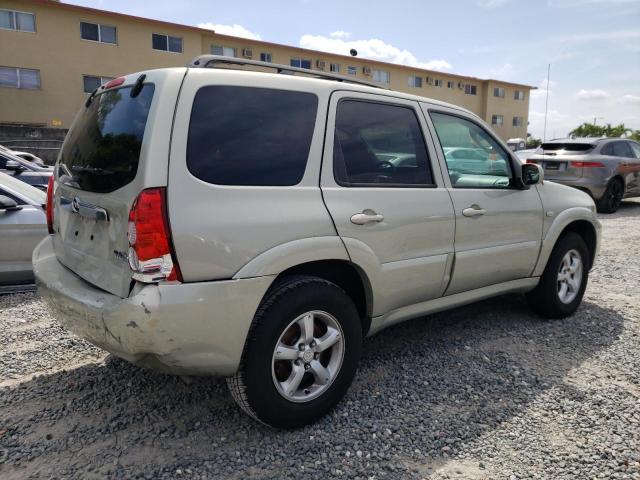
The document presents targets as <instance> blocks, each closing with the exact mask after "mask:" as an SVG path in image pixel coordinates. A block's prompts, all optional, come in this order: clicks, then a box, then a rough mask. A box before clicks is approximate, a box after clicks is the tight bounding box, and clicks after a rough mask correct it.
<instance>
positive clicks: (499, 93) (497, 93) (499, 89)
mask: <svg viewBox="0 0 640 480" xmlns="http://www.w3.org/2000/svg"><path fill="white" fill-rule="evenodd" d="M493 96H494V97H500V98H504V88H502V87H494V89H493Z"/></svg>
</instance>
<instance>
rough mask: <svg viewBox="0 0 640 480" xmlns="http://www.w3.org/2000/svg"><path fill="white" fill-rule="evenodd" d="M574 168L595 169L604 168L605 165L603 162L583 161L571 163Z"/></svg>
mask: <svg viewBox="0 0 640 480" xmlns="http://www.w3.org/2000/svg"><path fill="white" fill-rule="evenodd" d="M569 163H570V164H571V166H572V167H576V168H594V167H604V163H602V162H583V161H577V160H576V161H571V162H569Z"/></svg>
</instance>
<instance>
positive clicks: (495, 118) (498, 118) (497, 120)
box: [491, 115, 504, 126]
mask: <svg viewBox="0 0 640 480" xmlns="http://www.w3.org/2000/svg"><path fill="white" fill-rule="evenodd" d="M503 120H504V117H503V116H502V115H492V116H491V125H498V126H499V125H502V123H503Z"/></svg>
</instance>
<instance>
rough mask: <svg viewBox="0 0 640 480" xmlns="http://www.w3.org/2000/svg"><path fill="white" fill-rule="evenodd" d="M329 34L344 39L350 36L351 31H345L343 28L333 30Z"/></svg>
mask: <svg viewBox="0 0 640 480" xmlns="http://www.w3.org/2000/svg"><path fill="white" fill-rule="evenodd" d="M329 36H330V37H331V38H344V39H345V40H346V39H347V38H350V37H351V32H345V31H344V30H336V31H335V32H331V33H330V34H329Z"/></svg>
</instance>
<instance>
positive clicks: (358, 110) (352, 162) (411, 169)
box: [333, 100, 433, 186]
mask: <svg viewBox="0 0 640 480" xmlns="http://www.w3.org/2000/svg"><path fill="white" fill-rule="evenodd" d="M333 172H334V176H335V179H336V181H337V182H338V183H339V184H340V185H345V186H370V185H375V186H425V185H433V177H432V175H431V170H430V168H429V157H428V155H427V149H426V147H425V143H424V138H423V137H422V131H421V130H420V124H419V123H418V119H417V117H416V114H415V112H414V110H413V109H412V108H409V107H404V106H398V105H388V104H382V103H371V102H366V101H358V100H342V101H341V102H340V103H338V109H337V112H336V126H335V134H334V143H333Z"/></svg>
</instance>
